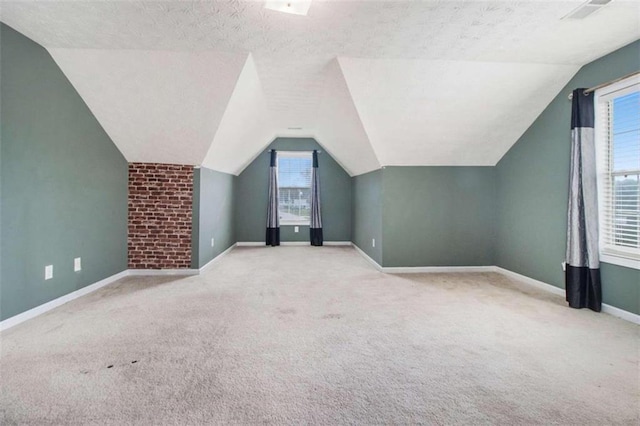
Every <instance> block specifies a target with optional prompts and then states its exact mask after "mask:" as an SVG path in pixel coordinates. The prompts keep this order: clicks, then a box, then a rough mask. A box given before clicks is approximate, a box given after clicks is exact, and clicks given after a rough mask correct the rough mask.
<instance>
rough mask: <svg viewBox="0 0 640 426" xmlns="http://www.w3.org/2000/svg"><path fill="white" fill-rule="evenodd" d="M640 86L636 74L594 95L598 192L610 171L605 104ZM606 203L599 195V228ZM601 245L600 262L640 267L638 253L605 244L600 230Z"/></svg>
mask: <svg viewBox="0 0 640 426" xmlns="http://www.w3.org/2000/svg"><path fill="white" fill-rule="evenodd" d="M639 86H640V75H634V76H632V77H629V78H626V79H624V80H621V81H618V82H616V83H613V84H610V85H608V86H605V87H603V88H600V89H598V90H596V92H595V96H594V114H595V123H594V133H595V135H594V136H595V144H596V172H597V176H598V194H604V193H605V188H604V182H603V179H602V178H601V176H603V175H605V174H607V173H608V165H607V164H606V154H605V153H606V150H607V149H608V147H607V143H608V141H607V140H606V138H604V132H601V131H600V129H602V127H604V126H607V124H606V123H603V122H602V108H603V107H604V105H605V104H606V103H607V102H608V101H610V100H612V99H613V98H617V97H620V96H624V95H627V94H629V93H632V92H634V91H637V90H638V87H639ZM604 211H605V205H604V197H603V196H598V221H599V224H598V225H599V228H600V229H604V226H605V224H604V214H603V212H604ZM598 234H599V239H600V241H599V242H598V243H599V247H600V262H603V263H610V264H613V265H618V266H624V267H627V268H632V269H640V259H638V258H636V256H637V254H636V253H633V254H630V253H625V251H626V250H625V249H624V248H623V247H611V246H608V245H607V244H605V241H604V233H603V232H599V233H598Z"/></svg>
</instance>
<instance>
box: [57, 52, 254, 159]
mask: <svg viewBox="0 0 640 426" xmlns="http://www.w3.org/2000/svg"><path fill="white" fill-rule="evenodd" d="M49 52H50V53H51V56H52V57H53V58H54V60H55V61H56V63H57V64H58V65H59V66H60V68H61V69H62V71H63V72H64V73H65V75H66V76H67V77H68V78H69V80H70V81H71V82H72V83H73V85H74V87H75V88H76V90H77V91H78V93H80V96H82V98H83V99H84V101H85V102H86V103H87V105H88V106H89V108H91V110H92V112H93V113H94V115H95V116H96V118H97V119H98V121H99V122H100V124H102V127H103V128H104V129H105V131H106V132H107V134H108V135H109V136H110V137H111V139H112V140H113V141H114V143H115V144H116V145H117V146H118V148H119V149H120V151H121V152H122V154H123V155H124V156H125V158H126V159H127V160H128V161H130V162H136V161H138V162H157V163H177V164H200V163H201V162H202V160H203V159H204V157H205V154H206V153H207V150H208V149H209V145H210V144H211V141H212V140H213V138H214V135H215V133H216V130H217V129H218V125H219V124H220V120H221V119H222V116H223V114H224V113H225V110H226V107H227V104H228V103H229V99H230V98H231V94H232V92H233V88H234V86H235V84H236V81H237V80H238V76H239V75H240V72H241V71H242V67H243V66H244V64H245V60H246V54H242V53H220V52H212V51H196V52H171V51H156V50H107V49H49Z"/></svg>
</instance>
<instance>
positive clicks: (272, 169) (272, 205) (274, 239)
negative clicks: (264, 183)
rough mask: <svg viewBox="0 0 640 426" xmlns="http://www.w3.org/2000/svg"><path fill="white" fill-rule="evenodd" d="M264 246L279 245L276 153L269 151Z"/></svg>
mask: <svg viewBox="0 0 640 426" xmlns="http://www.w3.org/2000/svg"><path fill="white" fill-rule="evenodd" d="M265 242H266V245H268V246H279V245H280V215H279V212H278V153H277V152H276V151H275V150H273V151H271V163H270V166H269V204H268V206H267V235H266V238H265Z"/></svg>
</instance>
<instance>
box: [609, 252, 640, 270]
mask: <svg viewBox="0 0 640 426" xmlns="http://www.w3.org/2000/svg"><path fill="white" fill-rule="evenodd" d="M600 262H602V263H610V264H612V265H618V266H624V267H625V268H631V269H640V260H636V259H629V258H628V257H620V256H616V255H612V254H610V253H600Z"/></svg>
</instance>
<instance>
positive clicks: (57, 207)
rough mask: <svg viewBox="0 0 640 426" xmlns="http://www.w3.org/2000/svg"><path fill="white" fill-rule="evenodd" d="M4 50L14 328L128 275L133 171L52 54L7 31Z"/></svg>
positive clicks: (5, 262) (5, 310) (7, 254)
mask: <svg viewBox="0 0 640 426" xmlns="http://www.w3.org/2000/svg"><path fill="white" fill-rule="evenodd" d="M0 45H1V47H0V55H1V57H0V75H1V82H0V98H1V100H0V102H1V105H0V108H1V111H2V117H1V126H2V129H1V140H2V146H1V147H0V153H1V164H2V166H1V172H0V174H1V188H2V189H1V191H2V192H1V195H2V202H1V204H2V218H1V220H0V228H1V229H0V231H1V236H2V241H1V246H2V251H1V254H2V257H1V259H0V260H1V263H2V265H1V273H0V279H1V281H0V318H1V319H6V318H9V317H12V316H14V315H17V314H19V313H21V312H24V311H26V310H28V309H31V308H34V307H36V306H38V305H41V304H43V303H46V302H48V301H50V300H52V299H55V298H58V297H60V296H63V295H65V294H68V293H70V292H73V291H75V290H78V289H80V288H82V287H85V286H87V285H89V284H92V283H95V282H97V281H99V280H101V279H104V278H106V277H109V276H111V275H113V274H116V273H118V272H121V271H124V270H125V269H127V162H126V161H125V159H124V157H123V156H122V155H121V154H120V152H119V151H118V149H117V148H116V146H115V145H114V144H113V142H112V141H111V139H110V138H109V136H107V134H106V133H105V132H104V130H103V129H102V127H101V126H100V124H99V123H98V122H97V120H96V119H95V117H94V116H93V115H92V114H91V111H89V109H88V108H87V106H86V105H85V103H84V102H83V101H82V99H81V98H80V96H79V95H78V94H77V92H76V91H75V90H74V88H73V86H72V85H71V84H70V83H69V81H68V80H67V78H66V77H65V76H64V74H63V73H62V71H61V70H60V69H59V68H58V66H57V65H56V64H55V62H54V61H53V59H52V58H51V56H50V55H49V53H48V52H47V51H46V50H45V49H44V48H42V47H41V46H39V45H38V44H36V43H34V42H33V41H31V40H29V39H28V38H26V37H24V36H23V35H21V34H19V33H18V32H16V31H14V30H13V29H11V28H9V27H7V26H6V25H4V24H0ZM75 257H82V271H80V272H73V259H74V258H75ZM45 265H53V279H51V280H47V281H45V280H44V268H45Z"/></svg>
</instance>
